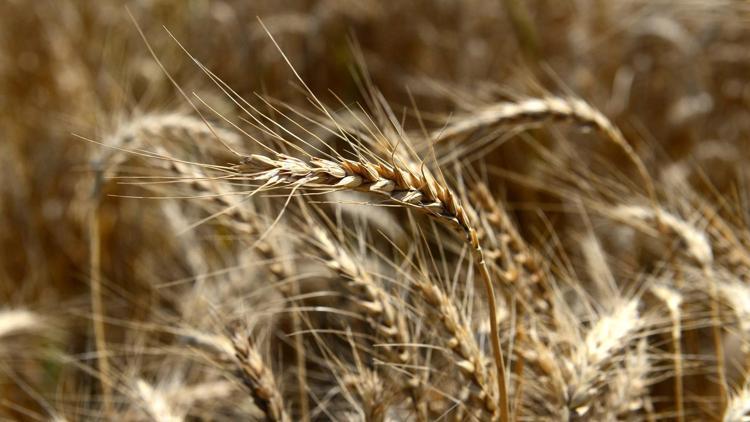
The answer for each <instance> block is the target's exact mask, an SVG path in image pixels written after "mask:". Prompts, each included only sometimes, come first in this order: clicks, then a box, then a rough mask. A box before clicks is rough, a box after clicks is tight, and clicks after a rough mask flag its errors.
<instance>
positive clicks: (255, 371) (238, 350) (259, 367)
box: [232, 334, 291, 422]
mask: <svg viewBox="0 0 750 422" xmlns="http://www.w3.org/2000/svg"><path fill="white" fill-rule="evenodd" d="M232 344H233V347H234V358H235V361H236V363H237V367H238V369H239V373H240V377H241V378H242V381H243V382H244V383H245V386H246V387H247V388H248V390H250V394H251V395H252V397H253V400H254V401H255V404H256V405H257V406H258V408H259V409H260V410H261V411H263V413H264V414H265V416H266V419H267V420H268V421H272V422H279V421H280V422H290V421H291V419H290V418H289V415H288V414H287V412H286V409H285V408H284V400H283V398H282V395H281V393H280V392H279V389H278V388H277V387H276V381H275V380H274V376H273V372H272V371H271V369H270V368H268V367H267V366H266V364H265V362H264V361H263V359H262V358H261V356H260V354H259V353H258V351H257V350H256V349H255V346H254V345H253V343H252V340H251V339H250V338H249V337H243V336H241V335H239V334H235V335H234V338H232Z"/></svg>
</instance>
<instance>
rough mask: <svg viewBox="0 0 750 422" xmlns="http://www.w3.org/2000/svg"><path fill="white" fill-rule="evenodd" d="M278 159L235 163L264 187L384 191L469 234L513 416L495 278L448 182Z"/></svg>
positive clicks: (501, 386) (504, 400)
mask: <svg viewBox="0 0 750 422" xmlns="http://www.w3.org/2000/svg"><path fill="white" fill-rule="evenodd" d="M277 157H278V159H273V158H270V157H267V156H263V155H256V154H254V155H250V156H248V157H245V158H244V159H243V161H242V163H241V164H240V165H237V166H235V167H234V170H235V171H237V172H238V178H240V179H249V180H253V181H259V182H263V185H262V186H261V188H259V189H272V188H279V187H287V188H291V189H293V190H297V189H300V188H312V189H315V188H318V189H325V190H337V189H341V190H356V191H361V192H371V193H374V194H378V195H382V196H384V197H386V198H388V199H389V200H391V201H393V202H395V203H396V204H399V205H401V206H404V207H407V208H411V209H415V210H418V211H420V212H423V213H426V214H427V215H429V216H432V217H435V218H437V219H438V220H439V221H441V222H443V223H444V224H446V225H448V226H449V227H453V228H455V229H458V230H459V231H461V232H463V233H464V235H465V236H466V241H467V243H468V244H469V246H470V247H471V249H472V251H473V257H474V260H475V263H476V266H477V268H478V270H479V272H480V274H481V279H482V281H483V283H484V287H485V290H486V294H487V300H488V301H489V303H488V308H489V314H490V315H489V316H490V318H489V319H490V331H491V334H490V336H491V339H490V341H491V342H492V349H493V354H494V358H495V367H496V370H497V373H498V377H497V378H498V380H497V383H498V390H499V397H498V401H499V408H500V412H501V417H502V419H503V420H504V421H507V420H509V411H508V397H507V391H506V384H505V365H504V359H503V356H502V349H501V346H500V336H499V333H498V331H497V330H498V326H497V324H498V320H497V304H496V301H495V294H494V288H493V283H492V278H491V276H490V274H489V270H488V269H487V265H486V263H485V260H484V253H483V251H482V247H481V245H480V244H479V239H478V238H477V231H476V229H475V228H474V225H473V223H472V222H471V221H470V220H469V218H468V215H467V213H466V212H465V211H464V208H463V206H462V205H461V203H460V202H459V200H458V198H457V197H456V196H455V195H454V194H453V193H452V192H451V191H450V190H449V189H448V188H447V187H445V186H443V185H442V184H440V183H438V182H437V181H436V180H434V179H432V178H431V177H428V176H425V175H424V174H416V173H414V172H411V171H408V170H404V169H402V168H399V167H397V166H393V165H388V164H385V163H378V164H373V163H370V162H366V161H351V160H346V159H342V160H339V161H338V162H334V161H330V160H324V159H318V158H312V159H310V160H309V161H303V160H300V159H297V158H293V157H290V156H286V155H282V154H279V155H277Z"/></svg>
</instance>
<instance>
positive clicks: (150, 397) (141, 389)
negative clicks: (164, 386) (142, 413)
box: [135, 379, 184, 422]
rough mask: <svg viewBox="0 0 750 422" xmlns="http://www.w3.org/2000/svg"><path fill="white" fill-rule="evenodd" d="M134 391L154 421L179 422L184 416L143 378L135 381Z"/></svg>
mask: <svg viewBox="0 0 750 422" xmlns="http://www.w3.org/2000/svg"><path fill="white" fill-rule="evenodd" d="M135 391H136V393H137V396H138V399H139V401H140V402H141V403H143V407H144V408H145V409H146V412H147V413H148V415H149V416H150V417H151V418H153V420H154V421H156V422H179V421H181V420H183V419H184V416H183V415H182V414H181V413H178V412H177V411H176V409H175V408H174V406H173V405H172V403H170V402H169V399H168V398H167V397H166V395H165V394H163V393H162V392H161V391H159V390H157V389H155V388H154V387H152V386H151V385H150V384H149V383H148V382H146V381H145V380H142V379H139V380H138V381H136V383H135Z"/></svg>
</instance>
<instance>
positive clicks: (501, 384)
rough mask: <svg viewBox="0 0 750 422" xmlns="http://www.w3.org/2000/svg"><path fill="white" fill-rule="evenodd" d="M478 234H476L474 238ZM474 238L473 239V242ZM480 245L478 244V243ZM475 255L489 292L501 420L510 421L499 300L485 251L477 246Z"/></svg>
mask: <svg viewBox="0 0 750 422" xmlns="http://www.w3.org/2000/svg"><path fill="white" fill-rule="evenodd" d="M475 238H476V236H474V239H475ZM473 241H474V240H473V239H472V242H473ZM477 246H478V245H477ZM475 256H476V261H477V266H478V267H479V272H480V274H481V276H482V281H483V282H484V288H485V290H486V293H487V305H488V306H489V308H490V337H491V338H490V341H491V342H492V354H493V355H494V358H495V369H496V371H497V390H498V393H499V396H498V406H499V407H500V416H501V420H503V421H505V422H509V421H510V410H509V408H508V391H507V388H506V384H505V359H503V349H502V347H501V345H500V333H499V332H498V331H497V326H498V320H497V302H496V300H495V289H494V288H493V287H492V278H491V277H490V273H489V271H488V269H487V264H486V263H485V262H484V253H483V252H482V248H481V247H476V248H475Z"/></svg>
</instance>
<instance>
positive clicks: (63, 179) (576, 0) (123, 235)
mask: <svg viewBox="0 0 750 422" xmlns="http://www.w3.org/2000/svg"><path fill="white" fill-rule="evenodd" d="M131 14H132V18H131V16H130V15H131ZM258 18H260V20H262V22H263V23H264V24H265V26H266V27H267V28H268V31H269V32H270V33H271V34H272V35H273V37H274V38H275V39H276V40H277V41H278V43H279V46H280V48H281V50H283V53H284V54H285V55H286V57H288V59H289V61H290V62H291V63H292V64H293V66H294V68H295V69H296V71H297V72H298V73H299V76H300V77H301V79H302V80H304V81H305V83H306V84H307V85H308V86H309V87H310V88H311V90H312V91H313V92H315V93H316V94H318V95H319V96H320V98H321V99H323V101H324V102H326V103H329V104H332V107H336V106H337V105H338V104H340V103H339V99H340V101H341V102H342V103H346V104H350V103H354V102H357V101H360V102H366V101H367V98H366V97H367V95H366V93H365V92H363V89H362V85H361V83H359V82H358V80H359V79H358V76H357V75H360V74H361V70H362V69H366V72H367V73H369V75H370V76H371V78H372V83H373V85H374V86H375V87H377V89H378V90H379V91H380V92H382V94H383V96H384V98H385V99H387V101H388V102H389V103H390V104H391V107H392V108H393V110H394V112H395V114H396V115H397V116H399V117H400V118H401V117H403V119H404V121H405V122H406V124H407V125H409V124H410V125H412V127H414V126H416V123H415V122H416V121H417V119H416V118H415V115H414V113H412V112H406V111H407V110H413V109H414V108H415V107H416V108H417V109H418V110H419V111H420V113H421V114H422V117H423V118H424V119H425V121H427V122H428V124H433V125H437V127H439V123H438V122H439V121H440V119H439V118H438V117H439V116H440V117H443V116H447V115H450V114H451V113H457V112H461V111H465V110H471V109H472V107H477V106H479V105H482V104H487V103H491V102H494V101H499V100H508V99H511V100H512V99H517V98H523V97H527V96H541V95H545V94H548V93H552V94H557V95H563V96H564V95H575V96H578V97H581V98H583V99H585V100H586V101H588V102H589V103H590V104H592V105H594V106H596V107H597V108H599V109H600V110H601V111H602V112H603V113H604V114H605V115H607V116H608V117H609V118H611V119H612V120H613V121H614V122H616V123H617V124H618V125H619V126H620V127H621V128H622V130H623V132H624V133H625V134H626V137H627V138H628V139H629V140H630V141H631V143H632V144H633V145H634V147H635V149H636V151H637V152H638V154H639V155H640V156H641V157H642V158H643V160H644V161H645V162H646V164H647V166H648V167H649V169H650V170H651V172H652V175H653V176H654V177H655V178H656V179H659V177H660V175H661V174H662V172H663V171H665V170H666V168H667V167H668V166H667V165H666V164H665V163H672V162H677V161H681V160H691V161H692V162H695V163H696V165H700V166H704V167H705V168H709V169H711V170H710V171H705V172H696V174H695V175H694V177H695V178H696V180H698V181H699V182H698V183H699V184H700V183H703V182H701V181H706V180H708V181H710V184H709V183H705V184H703V185H701V186H703V187H704V189H705V190H711V189H716V190H717V191H719V192H722V194H723V195H725V197H731V198H733V199H736V200H737V203H738V204H740V205H738V207H741V206H742V204H744V199H745V193H744V191H743V190H742V189H741V188H742V187H743V186H744V185H743V183H744V176H743V175H744V174H745V173H746V169H745V167H744V165H739V166H733V165H729V164H727V163H730V164H731V163H734V162H736V160H739V159H740V158H741V159H742V160H745V159H746V157H747V155H746V151H747V147H748V136H747V135H748V133H750V109H749V108H748V105H749V103H750V85H748V82H749V81H748V77H747V75H748V74H750V73H749V72H750V50H749V49H748V46H750V7H748V5H747V3H745V2H741V1H728V0H715V1H702V0H685V1H679V2H674V1H666V0H650V1H644V0H623V1H619V0H618V1H614V0H612V1H607V0H565V1H559V0H555V1H551V0H530V1H522V0H463V1H457V0H430V1H426V0H416V1H353V0H320V1H301V0H300V1H286V0H273V1H263V0H257V1H239V0H238V1H233V0H185V1H178V0H133V1H117V0H115V1H86V0H80V1H76V0H60V1H58V0H37V1H23V0H4V1H2V2H0V223H1V227H2V229H1V230H0V309H25V310H29V311H33V312H34V313H35V314H36V315H42V316H43V318H44V320H43V321H41V322H40V323H41V324H43V325H44V326H45V327H46V328H45V332H44V335H41V334H39V335H30V336H26V335H24V336H21V335H20V334H19V335H18V336H15V335H13V336H10V337H6V338H3V339H0V356H3V359H2V363H0V415H2V416H3V417H7V418H10V419H19V420H23V419H26V420H34V419H36V418H40V419H47V418H49V417H50V415H62V414H64V413H65V411H61V410H60V409H79V413H77V415H78V416H77V417H72V418H71V419H72V420H76V419H87V418H95V415H96V414H97V413H96V412H97V410H96V409H98V397H99V394H100V390H99V388H100V387H99V383H97V382H94V380H95V379H96V373H95V371H93V370H91V368H93V367H95V365H94V362H93V355H92V353H93V351H95V350H97V347H96V345H95V344H94V343H95V336H94V335H93V334H92V333H93V331H92V330H94V328H93V327H94V324H92V319H96V318H92V316H93V315H95V314H96V312H95V311H94V310H92V306H95V305H94V304H93V302H92V297H93V296H92V294H91V284H90V280H91V279H92V270H96V271H97V274H96V277H98V278H100V279H101V281H102V288H103V294H102V296H103V297H104V304H103V307H104V309H106V315H105V316H103V317H102V318H104V319H105V320H106V321H109V323H111V324H112V326H113V327H115V328H109V329H108V330H107V339H106V340H107V341H108V342H109V343H112V344H127V343H128V341H129V339H130V337H128V336H129V334H128V330H127V329H126V327H127V324H125V323H123V321H129V322H130V323H132V324H137V323H140V322H144V321H162V322H163V321H164V320H165V319H168V317H164V316H161V315H160V316H157V317H155V316H154V313H160V312H166V311H162V310H160V309H170V308H172V307H174V306H175V305H174V303H172V302H171V299H170V297H169V296H170V293H169V292H168V291H167V292H165V290H164V289H162V288H159V287H155V286H159V285H161V284H163V283H164V282H165V281H169V280H179V279H181V278H184V277H188V276H190V275H191V274H193V273H194V271H195V269H191V268H189V266H188V265H187V264H186V263H185V262H184V261H183V260H182V256H183V252H184V251H182V249H180V248H181V246H180V245H179V242H177V241H176V240H175V239H174V237H173V236H172V235H171V234H170V233H169V232H168V231H165V230H160V228H161V227H163V225H164V224H165V223H164V218H165V217H164V210H163V209H162V206H161V205H160V204H157V203H155V201H148V200H139V199H132V198H127V197H125V196H128V195H139V194H143V191H142V190H140V191H139V190H138V189H137V187H133V186H127V185H121V184H118V183H116V182H111V181H106V180H104V181H103V180H102V179H101V178H98V176H97V175H98V174H100V173H98V171H99V170H100V168H98V167H97V165H98V163H100V159H101V157H102V155H103V154H105V152H104V151H105V149H103V148H101V147H100V146H99V145H97V144H95V143H92V142H87V141H86V140H84V139H82V138H87V139H91V140H95V141H98V142H104V143H106V142H107V139H108V137H111V136H112V134H114V133H116V132H117V130H118V128H120V127H122V125H123V124H124V123H125V122H128V121H130V120H131V119H133V118H134V117H137V116H143V115H146V114H150V113H168V112H176V111H179V112H185V113H190V112H191V108H190V106H189V104H188V103H187V102H186V100H185V99H184V98H183V97H182V96H181V95H180V94H179V92H178V91H177V90H176V88H175V86H174V85H173V84H172V83H170V81H169V79H168V78H167V77H166V75H165V72H164V71H162V70H161V69H160V67H159V65H158V64H157V62H156V61H155V60H154V58H153V57H152V56H151V54H150V53H149V50H148V48H147V46H146V44H145V43H144V40H143V39H142V38H141V36H140V35H139V32H138V29H137V26H136V23H137V25H139V26H140V27H141V28H142V29H143V33H144V35H145V38H146V39H147V41H148V43H150V45H151V47H152V48H153V50H154V52H155V55H156V56H157V57H158V58H159V60H161V62H162V63H163V64H164V66H165V68H166V69H167V70H168V72H169V74H171V75H172V77H173V78H174V80H175V82H176V83H177V84H178V85H179V86H180V87H181V88H182V89H183V90H184V91H185V92H186V93H188V96H192V93H195V94H196V95H197V96H198V97H200V98H202V99H205V100H206V101H207V102H208V103H211V104H212V106H214V107H215V108H216V110H217V111H218V112H219V113H226V114H231V113H235V112H236V106H235V105H234V104H233V103H232V102H231V101H229V99H228V97H227V95H225V94H224V93H223V92H222V91H221V90H220V89H218V87H217V86H216V85H215V84H214V83H213V82H212V81H211V80H210V79H209V78H208V77H207V76H206V75H205V74H204V73H203V72H202V70H201V69H200V67H199V66H197V65H196V64H195V63H194V62H193V61H192V60H191V58H190V56H188V54H187V53H186V52H185V51H183V50H182V49H181V47H180V45H179V44H181V45H182V46H183V47H184V48H185V49H186V50H187V52H189V54H190V55H192V56H193V57H194V58H195V59H196V60H197V61H199V62H200V63H202V64H203V65H204V66H205V67H206V68H208V69H210V70H211V72H213V73H214V74H215V75H216V76H218V77H219V78H220V79H221V80H223V81H224V82H226V84H227V85H228V86H229V87H231V88H232V89H233V90H234V91H236V93H237V95H239V96H240V97H242V98H245V99H249V100H252V99H253V98H255V95H256V94H261V95H269V96H272V97H273V98H275V99H277V100H279V101H283V102H285V103H287V104H291V105H294V106H297V107H299V108H300V109H302V110H305V109H310V108H311V107H310V106H311V105H310V103H309V100H308V98H307V97H306V96H305V95H303V94H301V89H300V84H299V82H298V81H297V80H296V79H295V78H294V74H293V73H292V72H291V70H290V67H289V66H288V65H287V63H286V62H285V60H284V57H283V56H282V55H281V54H280V53H279V51H278V50H277V48H276V47H275V46H274V44H273V42H272V41H271V38H270V37H269V35H268V33H266V31H265V30H264V29H263V28H262V26H261V25H260V24H259V20H258ZM170 33H171V35H172V36H174V39H173V38H172V37H171V36H170ZM175 40H176V41H175ZM178 42H179V44H178ZM334 94H335V95H334ZM537 135H538V136H539V137H541V138H542V139H546V142H547V144H546V145H549V144H550V143H552V139H551V137H547V136H545V135H544V134H541V133H537ZM581 136H583V137H586V136H587V135H586V134H584V135H581ZM576 145H577V148H580V154H581V155H582V156H585V157H599V158H598V159H597V158H590V161H587V163H588V165H589V166H590V167H589V168H591V169H593V170H592V171H600V170H602V169H605V170H606V169H607V168H608V167H612V162H615V163H617V164H615V165H614V167H615V168H616V170H615V171H618V172H621V173H622V175H621V176H622V177H623V178H624V179H628V178H629V177H631V178H633V174H635V171H634V169H632V168H630V166H628V165H627V164H625V163H626V161H624V160H623V159H622V156H621V153H620V152H618V151H617V148H614V147H612V146H609V145H603V144H601V143H598V144H592V143H586V142H579V143H576ZM589 150H591V151H594V152H596V154H593V153H592V154H589V155H587V153H586V151H589ZM488 154H490V155H489V156H488V157H486V159H487V160H488V161H489V162H491V163H492V164H493V165H495V166H497V167H500V168H503V169H505V170H506V171H507V172H508V173H513V174H524V175H526V177H529V178H534V177H535V176H534V175H543V173H544V172H543V170H540V162H541V161H542V160H539V159H538V156H537V155H535V153H534V152H533V149H532V148H529V147H528V146H527V145H524V144H523V143H520V142H519V143H503V144H502V145H500V146H498V147H497V148H495V149H494V150H492V151H491V152H489V153H488ZM601 157H612V158H613V160H614V161H612V162H609V163H607V162H603V161H602V160H601ZM586 160H589V158H586ZM717 164H718V165H717ZM131 165H133V166H137V165H138V164H131ZM702 168H703V167H702ZM540 177H541V176H540ZM498 180H500V178H499V179H498ZM502 180H504V181H503V182H501V183H498V184H495V185H493V188H494V189H495V190H498V191H501V192H502V196H503V197H504V198H505V199H506V201H507V203H508V204H510V208H511V209H512V210H513V212H514V213H515V217H516V218H517V219H518V221H520V222H522V223H525V224H521V227H522V231H523V232H524V233H526V234H529V235H530V237H532V238H533V237H534V234H538V233H540V232H542V231H546V230H549V228H548V227H546V226H545V224H547V221H549V222H550V224H552V225H553V226H555V227H557V228H558V229H559V230H560V233H564V230H565V227H566V224H569V220H567V219H566V218H565V217H564V216H562V214H559V213H556V212H555V211H550V212H549V213H548V214H547V215H546V216H545V218H544V219H540V218H539V210H538V209H535V208H534V206H533V204H537V203H549V202H550V201H553V199H551V198H550V197H548V196H546V195H545V193H544V192H543V191H541V190H535V189H532V188H529V184H527V183H516V182H514V181H513V180H514V179H512V178H510V179H504V178H503V179H502ZM633 183H635V184H637V182H633ZM709 187H710V188H709ZM92 213H94V214H96V216H97V217H96V218H95V219H92ZM743 215H744V213H743ZM92 221H93V222H92ZM92 230H94V231H95V232H96V236H95V237H92ZM561 237H562V238H565V236H564V235H563V234H561ZM92 238H93V239H95V240H96V243H92ZM564 241H565V240H564ZM94 250H96V251H98V254H94V256H92V251H94ZM97 255H98V256H97ZM92 259H93V260H94V261H92ZM160 307H161V308H160ZM160 318H162V319H160ZM117 327H119V328H117ZM60 353H62V354H64V355H66V356H69V357H70V361H69V362H68V363H66V364H61V363H59V360H57V359H53V358H51V356H57V355H59V354H60ZM130 364H132V365H131V366H134V365H136V363H135V362H130ZM87 368H88V369H87ZM81 409H90V411H91V412H92V413H90V414H87V413H86V412H84V411H83V410H81ZM69 414H70V413H69ZM73 414H76V413H75V412H73Z"/></svg>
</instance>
